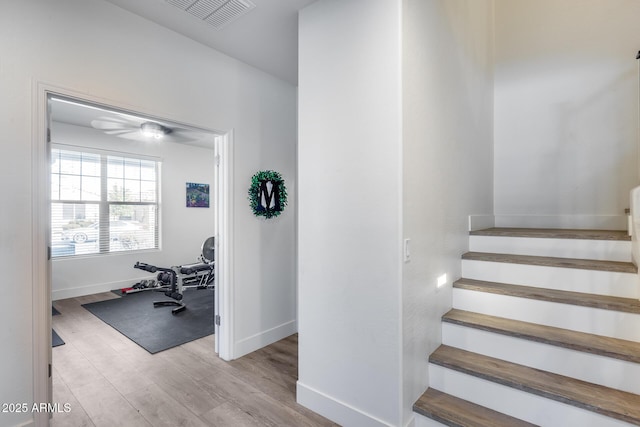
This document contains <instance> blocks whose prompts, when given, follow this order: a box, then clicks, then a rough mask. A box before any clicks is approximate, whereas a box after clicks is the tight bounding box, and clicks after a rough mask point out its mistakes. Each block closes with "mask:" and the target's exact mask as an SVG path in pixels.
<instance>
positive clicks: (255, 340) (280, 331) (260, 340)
mask: <svg viewBox="0 0 640 427" xmlns="http://www.w3.org/2000/svg"><path fill="white" fill-rule="evenodd" d="M296 332H298V323H297V322H296V320H290V321H288V322H285V323H283V324H281V325H278V326H276V327H273V328H271V329H267V330H266V331H262V332H260V333H258V334H255V335H253V336H250V337H248V338H244V339H242V340H240V341H236V343H235V346H234V351H233V358H234V359H237V358H239V357H242V356H244V355H245V354H249V353H251V352H254V351H256V350H259V349H261V348H262V347H265V346H267V345H269V344H273V343H274V342H276V341H280V340H281V339H283V338H286V337H288V336H290V335H293V334H295V333H296Z"/></svg>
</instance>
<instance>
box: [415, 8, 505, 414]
mask: <svg viewBox="0 0 640 427" xmlns="http://www.w3.org/2000/svg"><path fill="white" fill-rule="evenodd" d="M402 34H403V72H402V82H403V92H402V93H403V103H402V110H403V121H402V126H403V216H402V219H403V236H404V237H405V238H410V239H411V241H410V254H411V257H410V260H409V262H406V263H404V264H403V283H402V301H403V305H402V328H403V346H402V349H403V355H402V360H403V410H404V414H403V415H404V418H403V419H404V421H405V422H406V421H407V420H409V419H410V418H411V416H412V410H411V408H412V405H413V403H414V402H415V401H416V400H417V399H418V397H419V396H420V395H421V394H422V393H423V392H424V390H425V389H426V388H427V386H428V383H429V382H428V369H427V357H428V355H429V354H430V353H432V352H433V351H434V350H435V349H436V348H437V346H438V345H439V344H440V343H441V342H442V338H441V322H440V317H441V316H442V314H444V313H445V312H446V311H448V310H449V309H450V308H451V304H452V301H451V298H452V296H451V289H452V287H451V284H452V282H453V281H455V280H457V279H458V278H459V277H460V274H461V273H460V268H461V263H460V255H461V254H462V253H463V252H465V251H466V250H467V249H468V245H469V237H468V224H469V222H468V217H469V215H472V214H473V215H492V214H493V1H492V0H434V1H426V2H425V1H422V0H405V1H404V5H403V33H402ZM444 275H446V280H445V284H444V285H443V286H442V287H438V286H437V283H438V279H439V278H440V280H444V277H443V276H444ZM403 425H405V424H403Z"/></svg>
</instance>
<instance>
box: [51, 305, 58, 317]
mask: <svg viewBox="0 0 640 427" xmlns="http://www.w3.org/2000/svg"><path fill="white" fill-rule="evenodd" d="M58 314H60V312H59V311H58V310H57V309H56V308H55V307H54V306H51V315H52V316H57V315H58Z"/></svg>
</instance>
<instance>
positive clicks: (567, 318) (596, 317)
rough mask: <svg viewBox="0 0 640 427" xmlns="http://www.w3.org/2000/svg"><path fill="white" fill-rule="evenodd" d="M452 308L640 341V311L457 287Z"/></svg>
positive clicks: (454, 290) (454, 291)
mask: <svg viewBox="0 0 640 427" xmlns="http://www.w3.org/2000/svg"><path fill="white" fill-rule="evenodd" d="M453 308H458V309H460V310H466V311H473V312H476V313H481V314H488V315H491V316H497V317H506V318H508V319H515V320H521V321H523V322H531V323H539V324H541V325H547V326H555V327H558V328H564V329H572V330H575V331H580V332H586V333H590V334H596V335H604V336H609V337H613V338H620V339H625V340H630V341H638V342H640V314H633V313H623V312H619V311H613V310H603V309H599V308H591V307H582V306H576V305H570V304H560V303H555V302H548V301H539V300H534V299H529V298H518V297H512V296H508V295H500V294H491V293H488V292H478V291H471V290H467V289H458V288H454V289H453Z"/></svg>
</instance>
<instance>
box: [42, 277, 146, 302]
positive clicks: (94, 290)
mask: <svg viewBox="0 0 640 427" xmlns="http://www.w3.org/2000/svg"><path fill="white" fill-rule="evenodd" d="M148 279H155V277H152V276H150V277H148ZM140 280H143V279H142V278H141V279H140ZM131 285H132V283H131V280H120V281H117V282H105V283H96V284H93V285H83V286H78V287H77V288H66V289H58V290H57V291H51V300H52V301H58V300H61V299H66V298H75V297H82V296H85V295H93V294H99V293H101V292H110V291H112V290H114V289H123V288H130V287H131Z"/></svg>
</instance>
